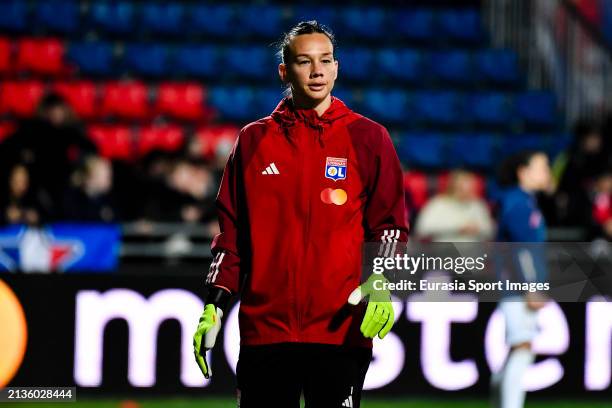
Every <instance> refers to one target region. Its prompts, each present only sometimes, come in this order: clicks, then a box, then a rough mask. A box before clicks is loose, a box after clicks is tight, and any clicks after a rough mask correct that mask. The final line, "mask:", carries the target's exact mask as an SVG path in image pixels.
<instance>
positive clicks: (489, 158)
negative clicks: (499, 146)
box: [449, 133, 497, 169]
mask: <svg viewBox="0 0 612 408" xmlns="http://www.w3.org/2000/svg"><path fill="white" fill-rule="evenodd" d="M495 142H496V138H495V136H494V135H492V134H464V133H460V134H455V135H453V136H452V137H451V138H450V149H449V150H450V158H451V165H452V166H453V167H462V166H468V167H476V168H478V169H489V168H491V167H492V166H493V164H494V163H495V162H496V159H497V158H496V157H495Z"/></svg>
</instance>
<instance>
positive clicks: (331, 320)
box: [206, 97, 408, 347]
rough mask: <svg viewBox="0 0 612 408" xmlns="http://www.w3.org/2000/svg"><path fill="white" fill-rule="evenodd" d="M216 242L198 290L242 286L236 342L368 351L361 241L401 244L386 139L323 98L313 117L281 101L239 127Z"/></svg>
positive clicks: (395, 166)
mask: <svg viewBox="0 0 612 408" xmlns="http://www.w3.org/2000/svg"><path fill="white" fill-rule="evenodd" d="M217 209H218V215H219V223H220V227H221V233H220V234H218V235H217V236H216V237H215V238H214V240H213V243H212V251H213V255H214V261H213V263H212V265H211V267H210V270H209V272H208V275H207V279H206V282H207V284H208V285H214V286H219V287H223V288H225V289H228V290H229V291H230V292H231V293H232V294H236V293H238V291H239V290H240V288H241V287H242V294H241V305H240V313H239V325H240V336H241V344H243V345H258V344H272V343H280V342H305V343H324V344H344V345H353V346H355V345H356V346H366V347H367V346H369V347H371V345H372V342H371V340H369V339H365V338H364V337H363V336H362V335H361V333H360V332H359V326H360V325H361V321H362V319H363V315H364V311H365V308H364V306H365V305H364V304H361V305H359V306H349V305H348V304H347V299H348V296H349V294H350V293H351V291H352V290H353V289H355V288H356V287H357V286H358V285H359V283H360V280H361V273H362V272H361V262H362V244H363V243H364V242H382V243H388V242H397V241H399V242H405V241H406V240H407V233H408V226H407V222H406V217H405V204H404V192H403V185H402V170H401V168H400V163H399V160H398V158H397V154H396V153H395V149H394V147H393V144H392V142H391V138H390V137H389V134H388V132H387V130H386V129H385V128H384V127H383V126H381V125H380V124H378V123H376V122H374V121H372V120H370V119H367V118H366V117H364V116H362V115H359V114H357V113H355V112H353V111H351V110H350V109H349V108H347V107H346V105H345V104H344V103H343V102H342V101H341V100H339V99H337V98H335V97H333V98H332V103H331V106H330V107H329V108H328V109H327V110H326V111H325V113H324V114H323V115H322V116H321V117H319V116H318V115H317V114H316V112H315V111H314V110H312V109H309V110H306V109H294V108H293V104H292V102H291V99H287V98H285V99H283V100H282V101H281V102H280V103H279V105H278V106H277V107H276V109H275V110H274V112H273V113H272V115H271V116H267V117H265V118H263V119H260V120H258V121H256V122H253V123H250V124H249V125H247V126H245V127H244V128H243V129H242V130H241V131H240V134H239V136H238V140H237V141H236V144H235V145H234V148H233V150H232V153H231V155H230V158H229V160H228V163H227V166H226V167H225V172H224V174H223V180H222V182H221V188H220V190H219V195H218V197H217Z"/></svg>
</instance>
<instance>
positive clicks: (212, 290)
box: [206, 286, 232, 313]
mask: <svg viewBox="0 0 612 408" xmlns="http://www.w3.org/2000/svg"><path fill="white" fill-rule="evenodd" d="M231 297H232V294H231V293H230V292H228V291H227V290H225V289H223V288H220V287H218V286H209V288H208V296H206V304H210V305H215V307H218V308H219V309H221V310H222V311H223V312H224V313H225V309H226V308H227V305H228V304H229V301H230V299H231Z"/></svg>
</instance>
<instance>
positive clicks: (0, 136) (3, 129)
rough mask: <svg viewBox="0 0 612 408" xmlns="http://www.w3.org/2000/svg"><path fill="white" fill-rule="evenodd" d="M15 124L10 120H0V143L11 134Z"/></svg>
mask: <svg viewBox="0 0 612 408" xmlns="http://www.w3.org/2000/svg"><path fill="white" fill-rule="evenodd" d="M16 128H17V126H15V124H14V123H12V122H0V143H2V141H3V140H4V139H6V138H7V137H9V136H10V135H12V134H13V132H14V131H15V129H16Z"/></svg>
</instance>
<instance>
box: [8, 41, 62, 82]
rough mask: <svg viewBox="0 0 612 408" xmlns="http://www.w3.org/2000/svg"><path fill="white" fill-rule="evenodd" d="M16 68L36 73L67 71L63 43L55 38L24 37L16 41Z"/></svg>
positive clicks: (48, 73) (57, 73) (51, 73)
mask: <svg viewBox="0 0 612 408" xmlns="http://www.w3.org/2000/svg"><path fill="white" fill-rule="evenodd" d="M16 68H17V70H19V71H30V72H35V73H37V74H45V75H60V74H62V73H65V72H66V71H67V68H66V65H65V64H64V44H63V43H62V42H61V41H60V40H58V39H56V38H44V39H39V38H24V39H21V40H19V41H18V42H17V62H16Z"/></svg>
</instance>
